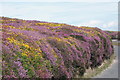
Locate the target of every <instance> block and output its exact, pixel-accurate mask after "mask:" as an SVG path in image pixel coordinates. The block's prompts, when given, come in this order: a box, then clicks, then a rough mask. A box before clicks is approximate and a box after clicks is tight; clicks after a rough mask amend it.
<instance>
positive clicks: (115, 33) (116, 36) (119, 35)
mask: <svg viewBox="0 0 120 80" xmlns="http://www.w3.org/2000/svg"><path fill="white" fill-rule="evenodd" d="M105 33H107V34H108V35H110V37H111V38H112V39H118V40H120V31H105Z"/></svg>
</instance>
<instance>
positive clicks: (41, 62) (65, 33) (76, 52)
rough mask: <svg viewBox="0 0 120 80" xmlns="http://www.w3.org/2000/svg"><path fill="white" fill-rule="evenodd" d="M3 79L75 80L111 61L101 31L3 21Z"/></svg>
mask: <svg viewBox="0 0 120 80" xmlns="http://www.w3.org/2000/svg"><path fill="white" fill-rule="evenodd" d="M0 23H2V25H0V26H1V27H2V30H1V33H2V70H3V71H2V75H3V78H31V77H35V78H53V77H54V78H73V77H75V76H76V75H79V76H82V75H83V74H84V73H85V71H86V69H88V68H92V69H93V68H95V67H98V66H100V65H101V63H102V62H103V61H104V60H106V59H110V57H111V55H112V54H113V46H112V43H111V40H110V36H109V35H108V34H106V33H105V32H104V31H102V30H100V29H98V28H91V27H76V26H71V25H67V24H59V23H48V22H41V21H35V20H33V21H30V20H21V19H13V18H7V17H1V19H0Z"/></svg>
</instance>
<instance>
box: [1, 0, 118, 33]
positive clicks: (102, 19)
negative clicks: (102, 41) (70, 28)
mask: <svg viewBox="0 0 120 80" xmlns="http://www.w3.org/2000/svg"><path fill="white" fill-rule="evenodd" d="M45 1H46V2H42V1H41V2H40V0H39V1H38V2H37V0H34V1H33V0H29V2H28V0H24V1H23V0H21V2H15V0H9V2H7V0H4V1H1V2H0V10H1V11H0V16H5V17H10V18H20V19H25V20H39V21H47V22H57V23H66V24H70V25H75V26H78V27H79V26H89V27H98V28H100V29H102V30H112V31H117V30H118V2H117V0H114V1H113V0H109V2H108V0H104V1H103V2H102V1H101V2H93V1H94V0H91V2H87V1H85V0H84V1H83V0H81V1H80V0H79V1H78V0H74V2H73V0H70V1H69V2H68V1H67V0H65V1H64V2H62V1H58V0H56V2H54V0H52V1H53V2H47V0H45ZM57 1H58V2H57Z"/></svg>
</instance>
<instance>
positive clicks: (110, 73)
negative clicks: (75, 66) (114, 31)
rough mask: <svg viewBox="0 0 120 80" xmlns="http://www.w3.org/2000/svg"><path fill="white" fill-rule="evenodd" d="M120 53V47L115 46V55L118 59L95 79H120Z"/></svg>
mask: <svg viewBox="0 0 120 80" xmlns="http://www.w3.org/2000/svg"><path fill="white" fill-rule="evenodd" d="M119 52H120V46H116V45H114V53H115V55H116V59H115V60H114V62H113V63H112V64H111V65H110V66H109V67H108V68H107V69H106V70H104V71H103V72H101V74H99V75H97V76H95V77H93V78H118V53H119ZM119 58H120V55H119ZM119 64H120V62H119ZM119 77H120V76H119Z"/></svg>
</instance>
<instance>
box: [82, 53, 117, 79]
mask: <svg viewBox="0 0 120 80" xmlns="http://www.w3.org/2000/svg"><path fill="white" fill-rule="evenodd" d="M115 58H116V57H115V55H114V54H113V55H112V56H111V58H110V59H108V60H105V61H104V62H103V63H102V65H101V66H99V67H97V68H94V69H93V70H92V69H87V70H86V73H85V74H84V76H83V77H82V78H92V77H94V76H96V75H98V74H100V73H101V72H102V71H104V70H105V69H107V68H108V67H109V66H110V65H111V64H112V63H113V60H114V59H115Z"/></svg>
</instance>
